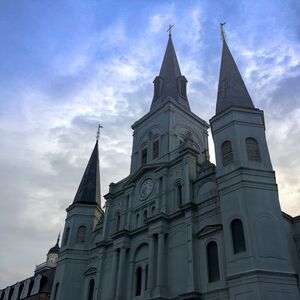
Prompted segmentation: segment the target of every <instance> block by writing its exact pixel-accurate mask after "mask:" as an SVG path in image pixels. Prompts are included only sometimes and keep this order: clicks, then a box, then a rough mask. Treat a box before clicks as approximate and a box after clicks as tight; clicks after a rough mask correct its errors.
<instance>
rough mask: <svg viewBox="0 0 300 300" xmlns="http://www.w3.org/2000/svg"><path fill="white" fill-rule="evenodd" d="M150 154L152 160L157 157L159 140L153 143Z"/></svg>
mask: <svg viewBox="0 0 300 300" xmlns="http://www.w3.org/2000/svg"><path fill="white" fill-rule="evenodd" d="M152 153H153V159H155V158H157V157H158V156H159V140H156V141H154V142H153V145H152Z"/></svg>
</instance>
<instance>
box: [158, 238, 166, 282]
mask: <svg viewBox="0 0 300 300" xmlns="http://www.w3.org/2000/svg"><path fill="white" fill-rule="evenodd" d="M164 254H165V235H164V233H159V234H158V244H157V286H158V287H162V286H163V285H164V271H165V268H164V266H165V264H164V262H165V259H164Z"/></svg>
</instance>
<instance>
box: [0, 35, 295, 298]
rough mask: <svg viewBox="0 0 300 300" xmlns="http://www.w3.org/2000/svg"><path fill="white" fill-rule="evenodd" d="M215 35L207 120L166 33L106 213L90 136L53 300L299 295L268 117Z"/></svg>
mask: <svg viewBox="0 0 300 300" xmlns="http://www.w3.org/2000/svg"><path fill="white" fill-rule="evenodd" d="M222 37H223V38H222V40H223V49H222V58H221V67H220V75H219V85H218V92H217V99H216V110H215V115H214V116H212V118H211V119H210V120H209V123H207V122H206V121H205V120H202V119H201V118H200V117H199V116H197V115H195V114H194V113H193V112H192V111H191V108H190V105H189V100H188V96H187V79H186V77H185V76H184V75H182V74H181V71H180V67H179V63H178V60H177V56H176V53H175V49H174V45H173V41H172V36H171V33H170V34H169V38H168V42H167V47H166V51H165V55H164V58H163V61H162V65H161V69H160V72H159V75H158V76H156V77H155V79H154V81H153V83H154V94H153V99H152V103H151V105H150V103H149V106H150V110H149V112H147V113H146V114H145V115H144V116H143V117H142V118H140V119H139V120H137V121H136V122H135V123H134V124H133V125H132V129H133V144H132V155H131V167H130V171H129V175H128V176H127V177H126V178H124V179H122V180H121V181H119V182H118V183H111V184H110V186H109V192H108V194H106V195H105V196H104V198H105V200H106V209H105V211H104V210H103V209H102V208H101V191H100V172H99V153H98V140H97V141H96V144H95V146H94V149H93V151H92V154H91V157H90V159H89V162H88V164H87V167H86V169H85V172H84V174H83V177H82V180H81V182H80V185H79V188H78V190H77V193H76V195H75V198H74V200H73V203H70V204H71V205H70V206H69V207H68V208H67V216H66V220H65V227H64V232H63V238H62V243H61V247H60V250H59V255H58V260H57V263H56V271H55V276H54V279H53V285H52V291H51V296H50V300H142V299H149V300H150V299H157V300H162V299H170V300H171V299H174V300H175V299H176V300H180V299H182V300H183V299H184V300H192V299H193V300H196V299H199V300H200V299H201V300H216V299H218V300H219V299H220V300H221V299H224V300H229V299H230V300H296V299H298V300H299V299H300V296H299V275H300V264H299V262H300V261H299V257H300V244H299V237H300V217H295V218H293V217H291V216H289V215H287V214H285V213H283V212H282V211H281V208H280V203H279V199H278V189H277V183H276V178H275V172H274V170H273V168H272V163H271V159H270V155H269V150H268V145H267V141H266V136H265V130H266V128H267V125H266V124H265V120H264V113H263V111H262V110H260V109H259V108H257V107H255V105H254V103H253V101H252V99H251V97H250V95H249V93H248V91H247V88H246V86H245V83H244V81H243V79H242V76H241V74H240V72H239V70H238V67H237V65H236V63H235V61H234V58H233V56H232V54H231V52H230V49H229V47H228V45H227V41H226V39H225V37H224V33H223V31H222ZM209 127H210V128H211V132H212V137H213V141H214V148H215V157H216V164H213V163H211V162H210V160H209V150H208V129H209ZM103 176H105V174H103ZM3 295H4V296H3V299H5V300H10V298H9V296H8V295H7V296H6V295H5V294H3ZM29 296H30V295H29ZM15 299H27V298H26V297H23V298H15ZM28 299H32V298H30V297H28Z"/></svg>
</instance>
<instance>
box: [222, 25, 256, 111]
mask: <svg viewBox="0 0 300 300" xmlns="http://www.w3.org/2000/svg"><path fill="white" fill-rule="evenodd" d="M224 25H225V23H221V35H222V40H223V50H222V59H221V69H220V77H219V86H218V96H217V107H216V114H218V113H220V112H222V111H224V110H226V109H227V108H229V107H232V106H234V107H243V108H254V105H253V102H252V100H251V97H250V95H249V93H248V91H247V88H246V86H245V83H244V81H243V78H242V76H241V74H240V72H239V70H238V67H237V65H236V63H235V61H234V59H233V57H232V54H231V52H230V50H229V48H228V45H227V42H226V38H225V33H224V30H223V26H224Z"/></svg>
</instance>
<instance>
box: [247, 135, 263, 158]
mask: <svg viewBox="0 0 300 300" xmlns="http://www.w3.org/2000/svg"><path fill="white" fill-rule="evenodd" d="M246 150H247V156H248V160H251V161H260V155H259V149H258V143H257V140H256V139H254V138H250V137H249V138H247V139H246Z"/></svg>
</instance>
